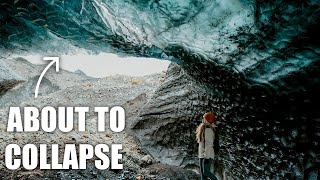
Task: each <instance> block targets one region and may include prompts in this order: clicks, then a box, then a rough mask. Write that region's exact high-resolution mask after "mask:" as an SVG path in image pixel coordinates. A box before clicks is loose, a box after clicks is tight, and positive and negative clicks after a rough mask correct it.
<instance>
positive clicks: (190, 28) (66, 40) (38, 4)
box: [0, 0, 320, 179]
mask: <svg viewBox="0 0 320 180" xmlns="http://www.w3.org/2000/svg"><path fill="white" fill-rule="evenodd" d="M0 4H1V11H0V35H1V42H0V49H1V52H2V54H1V57H2V58H6V57H8V56H10V54H14V53H18V54H19V53H24V52H32V53H41V54H61V53H70V52H73V53H76V52H77V51H78V50H79V49H85V50H87V51H89V52H90V53H99V52H114V53H118V54H121V55H124V56H126V55H131V56H132V55H135V56H146V57H156V58H160V59H169V60H171V61H173V62H175V63H177V64H172V65H171V67H170V68H169V71H168V74H167V79H166V81H165V83H164V84H163V85H161V87H160V88H159V89H158V91H157V92H156V93H155V96H154V97H153V98H152V100H151V101H150V102H149V103H148V104H147V105H146V106H145V108H144V109H143V110H142V111H141V113H140V115H139V118H138V119H137V123H136V125H135V126H134V127H133V129H134V130H135V131H136V133H137V136H138V137H139V139H140V141H141V142H142V145H143V146H144V147H145V148H146V150H147V151H149V152H150V153H151V154H152V155H153V156H155V157H156V158H157V159H158V160H160V161H162V162H165V163H169V164H174V165H180V166H186V167H191V166H193V165H194V164H195V161H196V160H195V159H194V157H195V149H196V148H195V147H194V143H195V142H194V134H193V131H194V128H195V127H196V125H197V124H198V123H199V117H200V116H201V114H202V113H203V112H204V111H206V110H212V111H214V112H216V113H217V114H218V115H219V123H220V125H221V127H222V128H221V131H222V132H221V134H222V145H223V147H224V148H225V150H224V151H222V154H221V155H220V156H219V159H218V160H217V163H218V164H219V165H220V167H221V168H222V169H223V170H224V171H226V172H228V174H229V176H231V177H242V178H244V179H246V178H248V177H252V178H262V179H264V178H265V177H270V178H271V179H274V178H276V179H278V178H290V179H291V178H293V177H296V178H298V179H302V178H305V179H308V178H311V179H312V178H314V177H318V178H319V174H320V172H319V166H320V165H319V164H320V147H319V146H320V145H319V143H320V142H319V141H320V140H319V139H320V111H319V109H320V106H319V100H320V94H319V90H320V59H319V58H320V37H319V32H320V26H319V22H320V1H319V0H308V1H301V0H290V1H289V0H272V1H271V0H267V1H262V0H255V1H254V0H248V1H246V0H220V1H215V0H105V1H99V0H82V1H80V0H79V1H73V0H61V1H58V0H50V1H49V0H47V1H46V0H27V1H22V0H15V1H9V0H7V1H5V0H1V1H0ZM0 67H1V64H0ZM3 68H5V67H3ZM6 72H9V71H6ZM8 76H9V75H8ZM10 77H11V76H10ZM2 79H4V78H2ZM2 79H0V80H1V81H0V83H1V86H0V87H1V88H2V87H4V86H5V85H4V84H5V83H6V82H9V81H8V80H6V79H5V80H2ZM9 80H10V78H9ZM10 82H12V81H10ZM11 84H12V83H11ZM10 87H11V86H10ZM1 92H2V91H1ZM181 119H184V122H183V123H182V124H181V125H180V124H179V126H178V125H177V122H181ZM155 121H156V122H157V123H152V122H155ZM176 126H177V127H176ZM146 129H147V130H146ZM168 129H169V130H170V133H169V134H171V137H170V136H169V137H167V136H168V135H167V134H168V133H166V131H168ZM172 136H175V137H177V136H178V137H181V136H183V137H184V138H183V139H177V140H176V141H173V140H171V141H170V140H169V139H170V138H171V139H175V138H172ZM168 138H169V139H168ZM172 150H174V152H175V153H176V154H175V155H176V156H170V155H168V152H169V151H170V152H171V151H172ZM250 155H251V156H250ZM235 169H236V170H235Z"/></svg>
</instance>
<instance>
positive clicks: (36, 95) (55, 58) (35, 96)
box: [34, 57, 59, 98]
mask: <svg viewBox="0 0 320 180" xmlns="http://www.w3.org/2000/svg"><path fill="white" fill-rule="evenodd" d="M43 60H45V61H50V60H51V62H50V63H49V64H48V65H47V67H46V68H44V70H43V72H42V73H41V75H40V77H39V79H38V82H37V85H36V90H35V92H34V98H37V97H38V92H39V86H40V83H41V80H42V78H43V76H44V74H45V73H46V72H47V71H48V69H49V68H50V66H52V65H53V64H54V63H56V72H59V57H43Z"/></svg>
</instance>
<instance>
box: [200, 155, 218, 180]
mask: <svg viewBox="0 0 320 180" xmlns="http://www.w3.org/2000/svg"><path fill="white" fill-rule="evenodd" d="M199 163H200V176H201V180H205V179H207V178H209V179H210V180H218V179H217V177H216V176H215V175H214V174H213V173H211V172H210V167H211V165H212V164H213V159H211V158H210V159H205V158H199Z"/></svg>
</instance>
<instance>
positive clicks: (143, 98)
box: [0, 58, 198, 179]
mask: <svg viewBox="0 0 320 180" xmlns="http://www.w3.org/2000/svg"><path fill="white" fill-rule="evenodd" d="M5 63H6V65H7V66H9V67H10V68H11V69H13V70H14V71H15V73H17V75H19V76H20V77H22V78H23V79H22V82H21V83H20V84H18V85H17V86H15V87H14V88H13V89H11V90H10V91H8V92H7V93H6V94H4V95H3V96H2V97H0V108H1V109H0V121H1V123H0V134H1V135H0V139H1V141H0V149H1V152H0V160H1V161H0V173H1V177H0V179H198V175H197V174H196V173H195V172H193V171H191V170H185V169H183V168H180V167H175V166H169V165H165V164H160V163H158V162H156V161H155V160H154V159H153V158H152V157H151V156H150V155H149V154H148V153H147V152H145V151H144V150H143V149H142V148H141V147H140V145H139V143H138V141H137V139H136V138H135V137H134V135H133V134H132V133H131V132H130V128H129V127H130V124H131V122H132V121H133V120H134V118H135V116H136V115H137V114H138V112H139V110H140V108H141V107H142V106H143V105H144V104H145V103H146V102H147V101H148V100H149V98H150V97H151V95H152V93H153V92H154V91H155V89H156V88H157V87H158V86H159V85H160V84H161V82H163V81H164V78H165V72H162V73H158V74H152V75H148V76H143V77H129V76H123V75H115V76H109V77H106V78H99V79H97V78H91V77H88V76H86V75H85V74H84V73H81V72H80V71H77V72H76V73H73V72H68V71H64V70H61V71H60V72H59V73H56V72H54V71H53V70H49V71H48V72H47V74H46V76H45V78H44V79H43V80H42V84H41V86H40V96H39V98H37V99H34V98H33V95H34V94H33V89H34V85H35V83H36V81H37V79H38V76H39V74H40V72H41V70H42V69H43V68H44V67H43V66H41V65H34V64H31V63H29V62H28V61H26V60H25V59H22V58H14V59H8V60H6V61H5ZM116 105H119V106H122V107H124V109H125V110H126V129H125V131H123V132H121V133H112V132H111V131H110V130H109V129H108V130H107V131H106V132H103V133H100V132H99V133H98V132H97V130H96V127H97V124H96V122H97V121H96V116H95V114H94V113H93V112H90V113H88V114H87V117H86V131H85V132H78V131H77V130H73V131H71V132H69V133H62V132H61V131H59V130H55V131H54V132H53V133H45V132H43V131H39V132H35V133H31V132H28V133H18V132H14V133H12V132H6V128H7V116H8V109H9V106H20V107H25V106H35V107H39V108H41V107H44V106H53V107H58V106H62V107H66V106H74V107H76V106H89V107H90V109H91V110H92V109H93V107H95V106H108V107H113V106H116ZM107 119H108V117H107ZM76 123H77V121H76V119H75V126H74V127H77V125H76ZM107 124H108V122H107ZM14 143H16V144H19V145H20V146H21V147H22V145H25V144H36V145H37V144H59V145H61V146H59V147H60V148H61V149H60V151H61V150H62V148H63V145H64V144H68V143H72V144H86V143H88V144H91V145H95V144H108V145H110V144H113V143H120V144H122V145H123V149H122V154H123V161H122V162H123V164H124V165H123V167H124V169H123V170H110V169H107V170H98V169H96V168H95V166H94V163H93V159H92V160H91V161H88V162H87V169H86V170H39V169H36V170H26V169H23V168H19V169H18V170H14V171H12V170H8V169H7V168H6V167H5V164H4V158H5V155H4V149H5V147H6V146H7V145H8V144H14ZM49 147H50V146H49ZM49 152H50V151H49ZM62 155H63V153H60V156H62ZM59 158H62V157H59ZM48 159H50V158H48ZM49 162H50V160H49Z"/></svg>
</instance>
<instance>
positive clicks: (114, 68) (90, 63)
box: [23, 53, 170, 77]
mask: <svg viewBox="0 0 320 180" xmlns="http://www.w3.org/2000/svg"><path fill="white" fill-rule="evenodd" d="M23 57H24V58H26V59H27V60H28V61H30V62H32V63H35V64H41V63H47V62H46V61H43V60H42V58H43V56H37V55H33V56H23ZM169 63H170V62H169V61H166V60H159V59H153V58H137V57H127V58H121V57H118V56H117V55H116V54H107V53H102V54H100V55H62V56H60V66H61V68H62V69H65V70H69V71H76V70H77V69H80V70H81V71H83V72H85V73H86V74H87V75H88V76H91V77H105V76H109V75H115V74H124V75H130V76H143V75H147V74H152V73H157V72H161V71H166V70H167V68H168V65H169Z"/></svg>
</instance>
